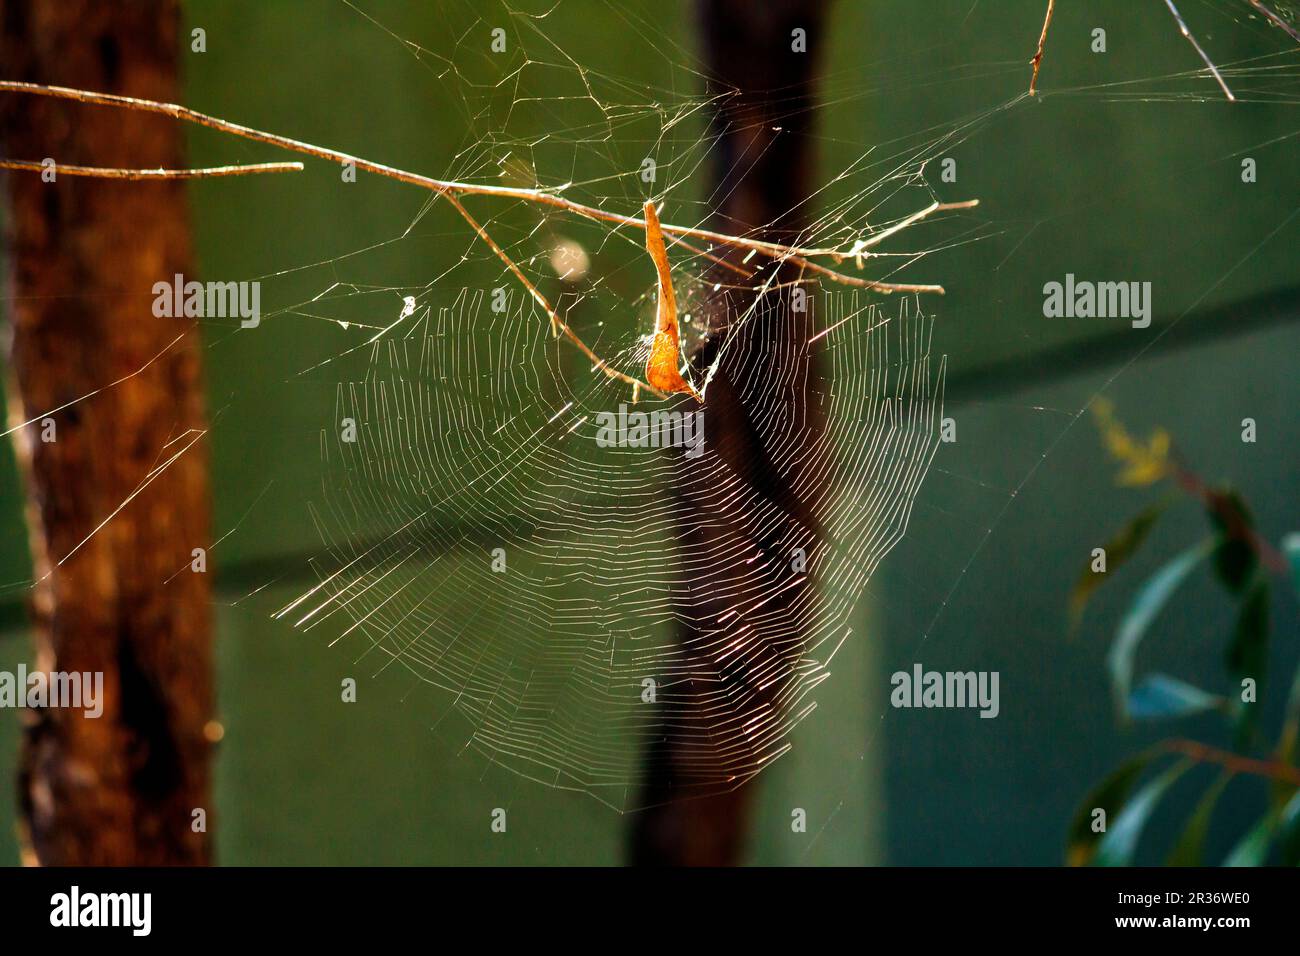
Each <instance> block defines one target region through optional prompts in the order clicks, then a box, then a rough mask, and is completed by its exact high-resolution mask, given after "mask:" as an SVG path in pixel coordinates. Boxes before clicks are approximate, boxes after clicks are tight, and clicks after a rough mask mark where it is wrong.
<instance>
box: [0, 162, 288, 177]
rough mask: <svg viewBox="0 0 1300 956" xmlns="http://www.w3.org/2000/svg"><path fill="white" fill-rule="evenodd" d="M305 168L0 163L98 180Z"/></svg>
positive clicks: (1, 166) (279, 165)
mask: <svg viewBox="0 0 1300 956" xmlns="http://www.w3.org/2000/svg"><path fill="white" fill-rule="evenodd" d="M302 168H303V167H302V163H253V164H252V165H248V166H209V167H207V168H205V169H118V168H117V167H112V166H68V165H66V164H63V163H34V162H28V161H27V160H22V159H0V169H24V170H30V171H31V172H34V173H40V172H44V171H45V170H47V169H52V170H54V172H55V173H58V174H61V175H63V176H93V177H95V178H96V179H130V180H148V179H210V178H217V177H219V176H246V175H254V174H257V173H300V172H302Z"/></svg>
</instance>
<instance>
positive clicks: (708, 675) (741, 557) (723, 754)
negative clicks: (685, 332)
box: [631, 0, 827, 865]
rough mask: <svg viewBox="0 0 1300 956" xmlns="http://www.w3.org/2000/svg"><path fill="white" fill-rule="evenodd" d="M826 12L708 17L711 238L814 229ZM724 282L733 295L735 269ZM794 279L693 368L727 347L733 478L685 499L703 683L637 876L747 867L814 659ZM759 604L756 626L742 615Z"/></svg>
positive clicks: (709, 1) (725, 306)
mask: <svg viewBox="0 0 1300 956" xmlns="http://www.w3.org/2000/svg"><path fill="white" fill-rule="evenodd" d="M826 8H827V4H826V3H825V2H823V0H765V2H763V3H753V2H749V0H701V2H700V4H699V12H700V16H701V21H702V28H703V48H704V52H705V58H706V61H707V64H708V68H709V71H710V75H711V77H712V80H711V83H710V86H711V89H710V92H711V93H712V94H715V95H716V96H719V97H720V98H719V99H718V100H717V102H718V103H719V107H718V109H717V115H716V116H715V118H714V119H715V124H716V126H715V131H716V132H717V133H719V134H720V139H719V140H718V142H717V144H716V145H715V147H714V151H715V166H716V169H715V187H714V189H713V191H712V193H711V195H713V196H715V197H717V201H718V202H719V203H720V205H719V207H718V209H717V217H716V218H717V222H716V224H715V225H716V228H718V229H720V230H722V231H725V232H729V233H733V234H746V235H748V234H750V233H751V231H752V230H759V232H757V233H755V236H756V238H763V239H770V240H774V241H789V240H790V239H792V238H793V237H794V236H795V235H797V234H798V232H799V231H800V230H801V229H802V228H804V227H805V226H806V225H807V218H806V217H807V210H806V204H805V200H806V199H807V198H808V196H809V193H810V183H811V181H812V175H813V171H812V165H813V162H814V153H813V150H812V147H811V143H812V142H813V136H812V133H813V130H812V125H813V118H814V107H815V98H814V94H815V68H816V54H817V51H818V50H819V49H820V48H821V47H822V46H824V45H825V44H826V42H827V38H826V36H825V31H824V29H823V27H824V24H825V22H826ZM796 29H801V30H803V31H805V34H804V35H805V37H806V40H807V47H806V52H801V51H798V50H796V49H794V46H795V42H794V34H793V31H795V30H796ZM731 258H732V260H733V262H737V263H738V262H740V261H741V258H742V257H740V256H732V257H731ZM754 265H756V263H753V262H752V261H751V263H750V264H749V267H750V268H753V267H754ZM716 278H717V281H718V282H720V283H723V284H726V285H734V284H735V283H737V281H738V277H737V276H736V275H735V274H734V273H732V272H729V271H722V270H720V271H719V272H718V274H717V276H716ZM767 278H769V276H767V275H760V277H759V279H758V280H756V281H755V282H754V283H752V284H753V285H758V284H759V281H761V280H763V279H767ZM797 278H798V274H797V270H790V269H786V268H783V269H782V270H781V272H780V274H779V275H778V276H777V277H776V278H775V281H774V282H773V283H772V288H771V290H770V291H769V292H768V293H767V294H766V295H764V296H763V298H762V301H761V302H760V303H759V305H758V311H757V312H756V313H755V314H753V315H750V316H749V317H748V318H747V319H746V320H745V321H744V322H743V323H738V322H737V319H738V318H740V317H741V316H745V315H746V313H747V312H748V310H749V309H750V307H751V306H753V305H754V301H755V300H754V295H753V294H752V293H751V292H749V291H746V290H741V291H738V292H736V291H733V292H730V293H728V294H726V295H724V296H721V297H719V298H718V300H717V301H716V302H715V303H714V305H713V307H712V308H711V309H710V312H709V315H708V319H709V329H710V337H709V340H708V342H707V343H706V344H705V346H704V347H703V349H702V350H701V352H700V354H699V355H697V356H696V357H695V361H696V364H697V366H698V367H701V368H702V367H705V366H707V365H709V364H711V363H712V362H713V361H714V360H715V358H716V357H717V355H718V354H719V353H718V351H717V350H718V347H719V346H720V344H721V343H723V342H724V341H725V342H726V348H725V350H723V351H722V352H721V355H722V360H721V362H720V364H719V366H718V371H717V373H716V375H715V377H714V379H713V381H712V382H711V384H710V386H709V390H708V396H707V400H706V404H705V406H704V410H705V418H706V422H705V429H704V432H705V442H706V446H707V449H708V452H709V453H710V454H714V455H716V456H717V459H719V460H720V461H721V462H723V463H724V465H723V469H722V474H721V475H719V474H712V475H710V474H708V473H706V472H704V471H703V470H697V471H692V470H690V469H686V470H685V471H684V472H683V474H684V475H685V476H686V477H684V479H683V480H682V481H681V483H680V485H679V487H678V488H677V489H676V491H677V510H678V515H679V523H680V526H681V528H682V535H681V537H682V541H683V560H682V564H683V566H684V568H685V572H686V573H685V578H686V587H685V588H683V591H682V593H683V595H684V597H683V599H682V604H683V607H682V610H683V611H684V612H685V614H686V618H685V619H686V620H689V621H690V622H691V623H690V624H688V625H683V627H682V629H681V631H682V633H681V638H682V640H681V653H682V656H683V663H684V667H683V670H684V671H686V672H688V673H690V674H692V675H696V676H693V677H692V679H691V681H690V682H689V686H686V687H684V688H678V689H676V690H675V691H674V689H672V688H669V689H667V690H666V691H665V692H664V693H662V694H661V695H660V703H661V721H660V729H659V732H658V733H657V734H656V735H655V743H654V745H653V746H652V748H651V752H650V753H649V755H648V757H647V763H646V771H645V780H644V783H643V785H642V792H641V801H640V802H641V804H642V805H643V806H644V807H646V809H644V810H642V811H641V812H639V813H638V814H637V815H636V817H635V819H634V824H633V835H632V848H631V860H632V862H634V863H641V864H687V865H730V864H734V863H738V862H740V860H741V857H742V854H743V852H744V839H743V838H744V835H745V833H746V831H747V826H748V815H749V807H750V804H751V802H752V793H751V791H752V789H753V784H752V783H750V782H748V779H749V777H751V776H752V775H753V774H754V773H755V772H756V771H757V770H758V769H759V767H760V766H762V765H763V764H765V763H766V762H768V761H769V760H770V759H771V758H772V757H774V756H775V755H776V753H777V752H778V751H779V749H780V747H781V745H782V744H783V735H782V734H779V733H773V734H771V735H765V733H764V730H763V729H761V728H767V729H768V730H771V729H772V728H774V727H775V724H774V722H773V721H774V720H778V719H779V717H778V716H777V715H779V714H781V712H782V711H783V705H784V704H785V703H786V701H785V700H784V691H785V690H786V689H787V687H788V686H789V684H790V679H791V677H792V676H793V674H794V668H795V666H796V665H797V662H798V660H799V658H800V656H801V655H802V652H803V650H804V641H803V638H804V637H805V636H806V634H807V620H806V618H805V615H806V614H807V613H808V609H809V606H810V605H809V602H808V597H809V593H808V590H809V589H810V588H811V587H812V585H811V584H810V583H808V582H807V581H806V580H805V581H804V582H803V583H801V584H798V585H797V586H793V587H788V586H786V585H788V584H789V582H790V578H789V576H788V572H789V569H790V567H791V558H792V552H793V549H794V548H803V549H804V551H805V552H806V553H807V554H808V555H812V554H813V553H814V551H815V548H816V542H817V540H818V536H819V524H818V516H817V515H816V514H815V513H814V511H813V509H812V508H811V506H810V505H809V503H808V502H809V501H810V499H811V497H812V496H810V495H808V494H807V486H806V481H807V480H808V478H809V476H815V475H817V474H818V473H819V467H820V466H819V462H820V460H821V456H822V455H823V454H824V443H823V441H822V432H823V427H822V422H821V420H820V417H819V415H818V413H817V407H818V405H817V403H816V401H814V397H815V396H814V392H815V389H816V387H817V360H816V355H815V353H814V351H813V350H812V348H810V347H809V346H808V345H807V343H808V341H809V339H810V338H811V337H812V329H811V325H810V323H811V320H812V311H811V309H810V310H809V311H807V312H802V313H801V312H798V311H795V310H793V309H791V308H790V304H791V303H790V295H791V291H792V286H789V285H787V283H790V282H792V281H793V280H795V279H797ZM778 446H779V447H778ZM721 482H734V484H733V487H734V488H736V489H738V490H739V491H740V492H741V493H740V494H737V495H732V496H731V497H730V504H728V503H727V502H725V501H724V502H723V504H722V506H721V507H719V499H720V497H722V496H720V495H719V494H717V490H718V485H719V484H720V483H721ZM755 551H757V552H758V554H759V558H758V559H753V555H754V552H755ZM695 555H702V556H712V557H709V558H706V566H705V570H706V571H707V576H706V578H705V579H704V580H694V581H692V580H691V563H692V558H693V556H695ZM733 559H734V560H733ZM759 602H762V609H761V614H755V615H752V616H746V615H744V614H736V613H735V612H736V611H737V610H739V609H741V608H753V607H756V606H757V605H758V604H759ZM727 612H732V613H731V614H730V616H728V613H727ZM723 620H725V621H726V622H727V623H725V624H721V623H719V622H721V621H723ZM737 648H740V650H737ZM724 700H725V702H726V703H725V705H724V704H723V703H722V701H724ZM741 727H749V728H755V727H756V728H760V729H759V730H746V731H743V732H738V728H741Z"/></svg>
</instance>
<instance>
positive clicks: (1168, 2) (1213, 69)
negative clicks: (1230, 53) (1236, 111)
mask: <svg viewBox="0 0 1300 956" xmlns="http://www.w3.org/2000/svg"><path fill="white" fill-rule="evenodd" d="M1165 6H1167V7H1168V8H1169V12H1170V13H1172V14H1173V15H1174V20H1176V21H1177V22H1178V30H1179V32H1180V33H1182V35H1183V36H1184V37H1186V38H1187V42H1188V43H1190V44H1191V45H1192V49H1194V50H1195V51H1196V52H1197V53H1199V54H1200V57H1201V59H1202V60H1203V61H1204V62H1205V65H1206V66H1207V67H1209V68H1210V73H1211V74H1213V76H1214V79H1215V80H1216V81H1217V82H1218V84H1219V88H1220V89H1221V90H1223V95H1224V96H1226V97H1227V98H1228V102H1229V103H1235V102H1236V101H1237V98H1236V97H1235V96H1233V95H1232V90H1230V89H1228V84H1227V83H1225V82H1224V81H1223V75H1222V74H1221V73H1220V72H1219V68H1218V67H1217V66H1215V65H1214V63H1213V61H1211V60H1210V58H1209V56H1208V55H1207V54H1206V52H1205V51H1204V50H1202V49H1201V45H1200V44H1199V43H1197V42H1196V37H1194V36H1192V31H1191V30H1189V29H1187V24H1186V23H1184V22H1183V15H1182V14H1181V13H1179V12H1178V8H1177V7H1176V6H1174V0H1165Z"/></svg>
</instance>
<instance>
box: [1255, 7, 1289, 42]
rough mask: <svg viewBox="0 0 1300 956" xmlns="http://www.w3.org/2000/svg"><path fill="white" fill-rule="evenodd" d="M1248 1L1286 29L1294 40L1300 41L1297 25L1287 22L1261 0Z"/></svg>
mask: <svg viewBox="0 0 1300 956" xmlns="http://www.w3.org/2000/svg"><path fill="white" fill-rule="evenodd" d="M1246 2H1247V3H1249V4H1250V5H1251V6H1252V7H1254V8H1255V9H1256V10H1258V11H1259V12H1260V13H1262V14H1264V16H1266V17H1268V18H1269V19H1270V20H1272V21H1273V22H1274V23H1275V24H1277V25H1278V26H1279V27H1281V28H1282V29H1283V30H1285V31H1286V33H1287V35H1288V36H1290V37H1291V39H1292V40H1295V42H1296V43H1300V33H1297V32H1296V29H1295V27H1293V26H1291V24H1289V23H1287V22H1286V21H1285V20H1283V19H1282V18H1281V17H1279V16H1278V15H1277V14H1276V13H1274V12H1273V11H1272V10H1270V9H1269V8H1268V7H1266V6H1264V4H1262V3H1260V0H1246Z"/></svg>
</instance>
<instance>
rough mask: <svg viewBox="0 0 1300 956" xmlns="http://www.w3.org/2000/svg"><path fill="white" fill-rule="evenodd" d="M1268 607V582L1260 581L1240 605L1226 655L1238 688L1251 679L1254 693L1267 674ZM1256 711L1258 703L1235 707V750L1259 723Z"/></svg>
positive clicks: (1244, 741)
mask: <svg viewBox="0 0 1300 956" xmlns="http://www.w3.org/2000/svg"><path fill="white" fill-rule="evenodd" d="M1268 604H1269V585H1268V581H1267V580H1265V579H1263V578H1262V577H1261V578H1259V579H1258V580H1257V581H1256V582H1255V586H1254V587H1252V588H1251V589H1250V592H1249V593H1248V594H1247V595H1246V597H1245V599H1244V600H1243V601H1242V602H1241V608H1240V609H1239V610H1238V611H1237V624H1236V627H1235V628H1234V630H1233V634H1232V641H1231V643H1230V644H1229V645H1228V651H1227V666H1228V672H1229V673H1230V674H1232V675H1233V677H1234V678H1236V681H1237V684H1238V685H1240V683H1241V679H1242V678H1243V677H1250V678H1253V679H1254V681H1255V688H1256V691H1257V692H1258V690H1259V689H1260V688H1262V687H1263V685H1264V678H1265V677H1266V676H1267V672H1268ZM1256 699H1257V700H1258V698H1256ZM1259 711H1260V705H1259V704H1258V703H1255V704H1246V703H1242V704H1240V705H1239V706H1238V708H1237V715H1238V716H1237V745H1238V746H1245V744H1246V742H1247V741H1248V740H1249V739H1250V736H1251V733H1252V732H1253V730H1254V728H1255V725H1256V723H1257V722H1258V720H1259Z"/></svg>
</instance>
